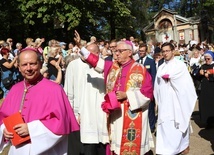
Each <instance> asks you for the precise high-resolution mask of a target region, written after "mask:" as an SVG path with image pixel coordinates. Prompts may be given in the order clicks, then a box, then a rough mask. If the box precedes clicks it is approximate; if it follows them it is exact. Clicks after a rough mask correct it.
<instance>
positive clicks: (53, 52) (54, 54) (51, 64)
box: [47, 47, 63, 81]
mask: <svg viewBox="0 0 214 155" xmlns="http://www.w3.org/2000/svg"><path fill="white" fill-rule="evenodd" d="M59 52H60V47H50V49H49V57H48V63H47V68H48V77H49V79H50V80H53V81H55V80H56V78H57V74H58V69H57V66H58V65H60V66H61V65H63V64H62V55H59ZM60 70H61V69H60ZM61 72H62V70H61Z"/></svg>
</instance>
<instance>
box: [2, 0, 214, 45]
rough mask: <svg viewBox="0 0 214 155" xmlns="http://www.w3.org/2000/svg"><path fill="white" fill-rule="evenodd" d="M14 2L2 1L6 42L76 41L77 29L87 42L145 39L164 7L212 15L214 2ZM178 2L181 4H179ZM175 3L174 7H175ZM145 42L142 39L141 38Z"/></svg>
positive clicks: (34, 0) (207, 0)
mask: <svg viewBox="0 0 214 155" xmlns="http://www.w3.org/2000/svg"><path fill="white" fill-rule="evenodd" d="M172 2H174V1H170V0H84V1H83V0H13V1H9V0H8V1H2V2H0V6H1V8H3V9H1V10H0V22H1V27H2V29H0V34H1V37H2V39H6V37H9V36H10V37H13V38H14V37H15V38H17V40H21V41H23V40H24V38H26V37H33V38H36V37H46V38H47V39H51V38H56V39H61V40H62V39H63V40H64V39H65V40H71V38H73V36H72V35H73V30H74V29H77V30H78V31H79V32H80V33H81V35H82V36H83V37H84V39H86V40H88V39H89V37H90V36H92V35H95V36H97V38H98V39H114V38H124V37H126V38H128V37H129V36H134V37H138V38H140V37H141V35H142V34H141V33H142V29H143V27H145V26H146V25H147V24H148V23H149V21H150V20H151V18H152V17H153V16H154V14H155V13H157V12H158V11H160V9H161V8H162V7H168V8H169V9H174V10H175V11H178V13H179V14H181V15H183V16H186V17H189V16H193V15H200V14H201V12H200V11H201V10H204V9H205V10H207V11H208V14H209V15H212V14H213V13H212V14H211V12H212V11H213V9H212V8H213V6H214V4H213V3H214V2H213V0H206V1H204V0H181V1H180V3H175V4H173V3H172ZM176 2H177V1H176ZM172 4H173V5H172ZM140 39H141V38H140Z"/></svg>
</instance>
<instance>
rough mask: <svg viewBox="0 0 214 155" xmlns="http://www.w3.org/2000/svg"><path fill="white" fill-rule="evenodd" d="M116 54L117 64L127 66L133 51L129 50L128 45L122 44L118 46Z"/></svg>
mask: <svg viewBox="0 0 214 155" xmlns="http://www.w3.org/2000/svg"><path fill="white" fill-rule="evenodd" d="M115 54H116V56H117V62H118V63H119V64H125V63H126V62H128V61H129V60H130V59H131V55H132V51H131V50H130V49H127V46H126V44H123V43H121V44H118V45H117V49H116V51H115Z"/></svg>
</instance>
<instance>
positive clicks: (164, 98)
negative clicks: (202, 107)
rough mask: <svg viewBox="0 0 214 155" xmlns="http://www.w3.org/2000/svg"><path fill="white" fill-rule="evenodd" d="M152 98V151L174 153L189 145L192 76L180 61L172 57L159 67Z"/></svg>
mask: <svg viewBox="0 0 214 155" xmlns="http://www.w3.org/2000/svg"><path fill="white" fill-rule="evenodd" d="M165 74H168V75H169V80H168V81H167V80H164V79H163V78H162V76H163V75H165ZM154 97H155V100H156V102H157V104H158V121H157V139H156V153H157V154H168V155H172V154H178V153H180V152H181V151H183V150H184V149H186V147H187V146H189V126H190V124H189V123H190V117H191V115H192V112H193V110H194V107H195V103H196V100H197V95H196V92H195V87H194V84H193V81H192V78H191V76H190V74H189V72H188V70H187V68H186V65H185V64H184V63H183V62H182V61H180V60H177V59H175V58H174V59H172V60H170V61H167V62H164V63H163V64H162V65H161V66H160V67H159V69H158V71H157V76H156V80H155V86H154ZM172 134H173V136H172ZM182 136H183V137H182ZM186 136H187V137H186Z"/></svg>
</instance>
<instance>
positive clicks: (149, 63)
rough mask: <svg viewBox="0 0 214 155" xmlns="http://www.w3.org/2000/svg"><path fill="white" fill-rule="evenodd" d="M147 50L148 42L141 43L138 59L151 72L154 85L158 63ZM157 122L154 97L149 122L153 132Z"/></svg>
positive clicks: (150, 107)
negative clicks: (149, 55) (148, 54)
mask: <svg viewBox="0 0 214 155" xmlns="http://www.w3.org/2000/svg"><path fill="white" fill-rule="evenodd" d="M147 50H148V47H147V45H146V44H144V43H143V44H140V45H139V57H140V59H138V60H137V62H139V63H140V64H143V65H144V66H145V67H146V69H147V71H148V72H149V73H150V75H151V77H152V82H153V86H154V82H155V77H156V64H155V61H154V59H152V58H150V57H148V56H147V53H148V52H147ZM155 123H156V117H155V101H154V99H153V100H152V101H151V102H150V104H149V124H150V128H151V131H152V133H153V132H154V131H155Z"/></svg>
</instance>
